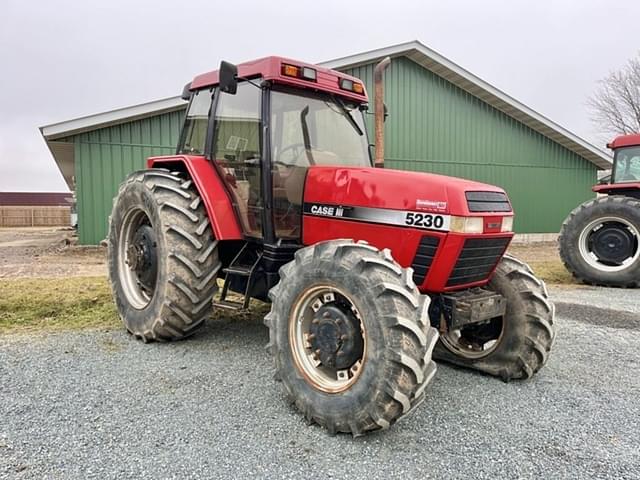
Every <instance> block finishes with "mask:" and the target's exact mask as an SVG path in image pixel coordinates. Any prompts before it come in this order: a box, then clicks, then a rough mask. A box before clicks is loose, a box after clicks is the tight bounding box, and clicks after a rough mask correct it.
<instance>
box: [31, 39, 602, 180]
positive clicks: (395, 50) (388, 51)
mask: <svg viewBox="0 0 640 480" xmlns="http://www.w3.org/2000/svg"><path fill="white" fill-rule="evenodd" d="M413 52H416V53H417V54H418V55H420V56H421V57H423V58H424V59H428V60H429V61H431V62H433V63H436V64H438V65H439V66H440V67H442V69H443V70H444V71H445V72H446V73H448V74H450V75H449V76H447V77H446V79H447V80H448V81H449V82H452V83H454V84H456V80H459V81H461V82H462V81H466V82H468V83H470V84H473V85H474V86H477V87H478V88H479V89H481V90H483V91H484V92H486V94H487V97H488V98H486V97H479V98H480V99H481V100H482V101H484V102H486V103H488V104H490V105H492V106H494V108H497V109H498V110H501V111H503V112H504V113H505V114H507V115H510V116H512V117H514V118H516V120H518V121H519V122H521V123H524V124H525V125H528V126H529V127H530V128H532V129H534V130H536V131H538V132H539V133H541V134H542V135H544V136H546V137H548V138H551V140H553V141H555V142H556V143H560V144H561V145H563V146H565V147H566V148H568V149H570V150H572V151H574V152H575V153H577V154H578V155H580V156H582V157H584V158H586V159H587V160H589V161H591V162H592V163H594V164H595V165H597V166H598V167H600V168H604V169H606V168H610V167H611V157H610V155H609V154H608V153H607V152H606V151H604V150H601V149H599V148H597V147H596V146H594V145H592V144H591V143H589V142H587V141H586V140H584V139H582V138H580V137H578V136H577V135H575V134H574V133H571V132H570V131H568V130H567V129H565V128H564V127H562V126H560V125H558V124H557V123H555V122H553V121H552V120H550V119H548V118H547V117H545V116H544V115H541V114H540V113H538V112H536V111H534V110H533V109H531V108H529V107H527V106H526V105H524V104H523V103H520V102H519V101H517V100H516V99H514V98H513V97H511V96H509V95H507V94H506V93H504V92H503V91H501V90H499V89H497V88H496V87H493V86H492V85H490V84H489V83H487V82H485V81H484V80H482V79H481V78H479V77H477V76H475V75H474V74H472V73H471V72H469V71H468V70H465V69H464V68H462V67H461V66H459V65H457V64H456V63H454V62H452V61H451V60H449V59H447V58H445V57H444V56H442V55H440V54H439V53H438V52H436V51H434V50H432V49H430V48H429V47H427V46H426V45H424V44H422V43H421V42H419V41H418V40H413V41H410V42H404V43H399V44H397V45H391V46H389V47H384V48H379V49H375V50H370V51H368V52H363V53H358V54H355V55H350V56H346V57H341V58H337V59H334V60H329V61H326V62H321V63H319V65H321V66H323V67H327V68H335V69H340V68H346V67H353V66H357V65H362V64H367V63H371V62H372V61H374V60H376V59H378V58H382V57H385V56H387V55H388V56H391V57H394V56H395V57H397V56H401V55H403V54H407V53H413ZM423 67H425V68H428V67H426V66H424V65H423ZM442 73H443V71H439V72H436V74H437V75H440V76H442ZM458 86H459V87H460V88H462V89H464V90H466V91H469V89H468V88H465V86H464V85H458ZM469 93H471V94H472V95H474V96H476V97H478V93H477V92H476V93H474V92H469ZM492 100H493V101H495V103H493V104H492ZM500 102H501V103H503V104H504V105H507V106H509V107H510V108H513V109H514V110H517V111H519V112H520V113H522V114H523V118H518V117H517V116H514V115H513V113H510V112H508V111H506V110H505V108H504V105H502V106H501V105H499V104H498V103H500ZM185 105H186V102H185V101H184V100H182V98H181V97H179V96H176V97H170V98H165V99H162V100H156V101H152V102H147V103H141V104H138V105H133V106H130V107H125V108H118V109H115V110H110V111H108V112H103V113H98V114H94V115H88V116H85V117H80V118H75V119H71V120H67V121H64V122H59V123H53V124H50V125H45V126H42V127H40V132H41V133H42V136H43V137H44V139H45V140H46V141H47V142H49V141H52V140H56V139H58V138H62V137H66V136H70V135H76V134H78V133H81V132H85V131H88V130H93V129H95V128H104V127H106V126H110V125H115V124H118V123H123V122H125V121H131V120H135V119H138V118H143V117H146V116H149V115H152V114H153V115H156V114H160V113H164V112H167V111H171V110H177V109H179V108H181V107H183V106H185ZM536 124H537V125H536ZM541 127H542V128H543V129H544V128H546V129H550V130H551V131H552V132H555V134H557V135H558V137H559V138H554V137H553V136H550V134H549V133H545V132H543V131H541Z"/></svg>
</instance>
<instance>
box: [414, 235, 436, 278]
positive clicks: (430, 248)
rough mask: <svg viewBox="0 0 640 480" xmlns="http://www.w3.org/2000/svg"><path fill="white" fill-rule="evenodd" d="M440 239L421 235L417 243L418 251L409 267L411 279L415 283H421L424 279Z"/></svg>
mask: <svg viewBox="0 0 640 480" xmlns="http://www.w3.org/2000/svg"><path fill="white" fill-rule="evenodd" d="M439 243H440V239H439V238H437V237H426V236H425V237H422V240H420V245H418V251H417V252H416V256H415V257H414V259H413V263H412V264H411V268H413V281H414V282H415V284H416V285H422V283H423V282H424V279H425V278H426V277H427V273H428V272H429V268H430V267H431V263H432V262H433V257H435V256H436V252H437V251H438V244H439Z"/></svg>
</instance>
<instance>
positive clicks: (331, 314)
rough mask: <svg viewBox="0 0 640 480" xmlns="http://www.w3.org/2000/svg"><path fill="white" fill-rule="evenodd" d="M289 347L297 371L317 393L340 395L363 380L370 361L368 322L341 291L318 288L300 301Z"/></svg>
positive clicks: (305, 293) (305, 294)
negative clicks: (368, 353)
mask: <svg viewBox="0 0 640 480" xmlns="http://www.w3.org/2000/svg"><path fill="white" fill-rule="evenodd" d="M289 344H290V346H291V351H292V354H293V360H294V363H295V365H296V367H297V368H298V370H299V371H300V373H301V374H302V375H303V376H304V377H305V379H306V380H307V382H308V383H309V384H310V385H312V386H313V387H314V388H315V389H317V390H320V391H323V392H326V393H340V392H343V391H345V390H348V389H349V388H350V387H351V386H352V385H353V384H354V383H355V382H356V381H357V380H358V378H359V377H360V374H361V372H362V369H363V366H364V361H365V358H366V335H365V328H364V322H363V321H362V317H361V316H360V312H359V310H358V309H357V307H356V306H355V304H354V303H353V301H352V300H351V298H350V297H349V295H347V294H346V293H345V292H344V291H342V290H341V289H339V288H336V287H334V286H329V285H317V286H314V287H311V288H309V289H307V290H305V291H304V292H303V293H302V294H301V295H300V296H299V297H298V299H297V301H296V302H295V303H294V307H293V309H292V313H291V317H290V319H289Z"/></svg>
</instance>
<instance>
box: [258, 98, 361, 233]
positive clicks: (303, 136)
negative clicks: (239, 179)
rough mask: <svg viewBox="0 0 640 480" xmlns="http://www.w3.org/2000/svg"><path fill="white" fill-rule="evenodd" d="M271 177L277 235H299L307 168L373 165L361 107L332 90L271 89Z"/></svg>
mask: <svg viewBox="0 0 640 480" xmlns="http://www.w3.org/2000/svg"><path fill="white" fill-rule="evenodd" d="M270 129H271V176H272V185H273V217H274V218H273V220H274V226H275V231H276V235H277V237H278V238H283V239H299V238H300V232H301V230H300V220H301V218H302V203H303V192H304V183H305V179H306V175H307V169H308V168H309V167H312V166H314V165H345V166H352V167H371V158H370V156H369V145H368V141H367V134H366V129H365V125H364V118H363V115H362V111H361V110H360V109H359V108H358V105H356V104H353V103H350V102H347V101H344V100H342V99H341V98H339V97H337V96H332V95H329V94H316V95H312V94H308V93H307V92H297V93H295V94H294V93H287V92H284V91H272V92H271V122H270Z"/></svg>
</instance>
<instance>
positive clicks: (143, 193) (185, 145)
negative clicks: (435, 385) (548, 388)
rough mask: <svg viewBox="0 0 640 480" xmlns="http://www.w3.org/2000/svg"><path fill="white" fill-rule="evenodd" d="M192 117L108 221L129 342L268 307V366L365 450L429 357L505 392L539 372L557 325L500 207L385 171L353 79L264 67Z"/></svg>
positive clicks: (222, 84)
mask: <svg viewBox="0 0 640 480" xmlns="http://www.w3.org/2000/svg"><path fill="white" fill-rule="evenodd" d="M387 63H388V62H385V64H383V66H384V65H386V64H387ZM377 74H378V75H377V76H378V80H379V79H380V76H381V69H378V71H377ZM378 86H380V84H379V83H378ZM380 89H381V86H380ZM184 98H185V99H188V100H189V107H188V109H187V114H186V119H185V123H184V127H183V129H182V134H181V136H180V142H179V145H178V148H177V152H176V154H175V155H171V156H166V157H156V158H150V159H149V160H148V167H149V168H148V169H147V170H142V171H138V172H135V173H133V174H131V175H130V176H129V177H128V178H127V179H126V180H125V181H124V183H123V184H122V186H121V187H120V191H119V193H118V196H117V198H116V200H115V202H114V207H113V213H112V216H111V219H110V228H109V237H108V243H109V273H110V278H111V286H112V290H113V294H114V298H115V301H116V304H117V308H118V311H119V313H120V316H121V317H122V320H123V321H124V324H125V326H126V328H127V329H128V330H129V332H131V333H132V334H133V335H135V336H136V337H138V338H140V339H141V340H143V341H145V342H146V341H151V340H176V339H181V338H184V337H187V336H189V335H191V334H193V333H194V332H196V331H197V330H198V328H200V327H201V326H202V324H203V322H204V321H205V319H206V318H207V317H208V316H209V315H210V313H211V310H212V309H213V308H219V309H220V308H222V309H244V308H247V307H248V306H249V300H250V299H251V298H255V299H258V300H262V301H267V302H271V311H270V312H269V314H268V315H266V317H265V323H266V325H267V326H268V328H269V336H270V340H269V345H268V350H269V352H270V353H271V354H272V355H273V357H274V362H275V371H276V376H277V377H278V378H279V379H281V380H282V383H283V385H284V388H285V390H286V392H287V394H288V396H289V398H290V400H291V401H292V402H293V403H295V405H296V406H297V407H298V409H299V410H300V411H301V412H302V413H303V414H304V415H305V416H306V417H307V419H308V420H309V421H314V422H317V423H319V424H321V425H323V426H324V427H325V428H327V429H328V430H329V431H330V432H350V433H352V434H354V435H360V434H363V433H365V432H367V431H371V430H377V429H384V428H387V427H389V426H390V425H391V424H393V423H394V422H396V421H397V420H398V419H399V418H401V417H402V416H403V415H406V414H408V413H409V412H411V411H412V410H413V409H414V408H415V407H416V406H417V405H418V404H420V403H421V402H422V401H423V400H424V398H425V388H426V386H427V384H428V383H429V381H430V380H431V379H432V377H433V375H434V374H435V370H436V366H435V363H434V361H433V358H436V359H442V360H445V361H448V362H451V363H455V364H458V365H461V366H465V367H469V368H473V369H476V370H480V371H483V372H486V373H489V374H492V375H496V376H498V377H501V378H502V379H504V380H510V379H520V378H529V377H531V376H532V375H533V374H534V373H535V372H537V371H538V370H539V369H540V368H541V367H542V366H543V365H544V364H545V362H546V361H547V358H548V355H549V351H550V349H551V345H552V342H553V340H554V327H553V317H554V310H553V307H552V305H551V303H550V302H549V299H548V295H547V291H546V289H545V286H544V284H543V283H542V282H541V281H540V280H538V279H537V278H536V277H535V276H534V275H533V273H532V272H531V270H530V269H529V268H528V267H527V266H526V265H525V264H524V263H522V262H520V261H518V260H516V259H515V258H513V257H510V256H506V255H505V252H506V249H507V247H508V245H509V243H510V241H511V238H512V237H513V232H512V226H513V211H512V207H511V204H510V202H509V199H508V198H507V195H506V194H505V192H504V191H503V190H502V189H500V188H496V187H493V186H490V185H485V184H481V183H476V182H472V181H466V180H461V179H456V178H449V177H444V176H439V175H432V174H427V173H415V172H406V171H396V170H390V169H384V168H376V166H374V162H373V159H372V158H371V155H370V148H369V141H368V139H367V132H366V128H365V122H364V114H365V112H366V111H367V105H368V97H367V93H366V91H365V87H364V85H363V84H362V82H361V81H360V80H358V79H357V78H354V77H351V76H348V75H345V74H343V73H340V72H337V71H333V70H328V69H324V68H320V67H318V66H315V65H310V64H306V63H303V62H298V61H294V60H288V59H284V58H280V57H268V58H263V59H260V60H256V61H253V62H247V63H244V64H241V65H239V66H237V67H236V66H234V65H231V64H228V63H225V62H223V64H222V66H221V69H220V70H219V71H214V72H210V73H205V74H203V75H200V76H198V77H196V78H195V79H194V80H193V81H192V82H191V83H190V84H189V85H187V87H186V88H185V92H184ZM376 106H377V108H376V111H377V115H376V124H377V125H376V131H377V132H378V133H380V132H382V118H383V110H382V101H381V99H378V101H377V102H376ZM382 138H383V137H382ZM382 138H381V137H380V136H378V140H377V142H376V143H377V149H376V154H377V158H378V159H379V160H382V158H383V156H382ZM378 163H381V162H380V161H379V162H378ZM377 166H381V165H377ZM218 281H220V282H221V285H222V286H221V289H220V292H219V293H217V292H218V291H219V286H218ZM230 292H235V293H236V294H239V295H240V298H241V299H240V300H237V297H229V293H230ZM438 337H439V339H438ZM434 348H435V350H434ZM432 357H433V358H432Z"/></svg>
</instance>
